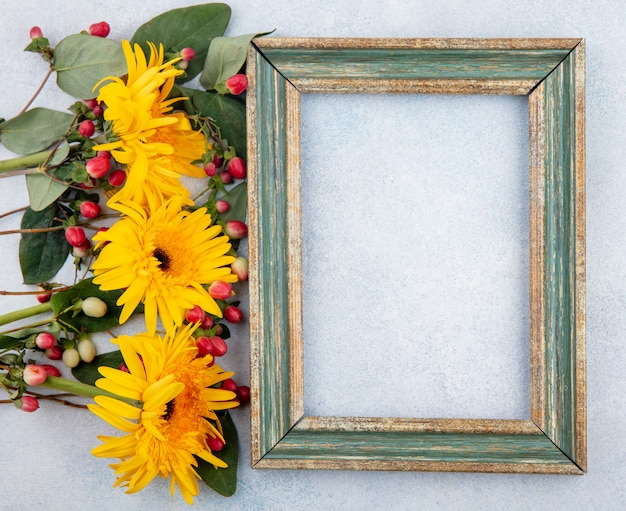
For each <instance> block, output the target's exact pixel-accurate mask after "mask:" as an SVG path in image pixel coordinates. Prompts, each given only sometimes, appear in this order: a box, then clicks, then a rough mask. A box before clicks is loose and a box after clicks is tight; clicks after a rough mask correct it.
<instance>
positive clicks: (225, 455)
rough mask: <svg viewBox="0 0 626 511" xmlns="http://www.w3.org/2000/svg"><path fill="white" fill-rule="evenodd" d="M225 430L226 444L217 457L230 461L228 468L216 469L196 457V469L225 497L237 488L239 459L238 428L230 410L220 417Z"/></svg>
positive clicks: (203, 478) (205, 480) (206, 481)
mask: <svg viewBox="0 0 626 511" xmlns="http://www.w3.org/2000/svg"><path fill="white" fill-rule="evenodd" d="M220 422H221V423H222V429H223V430H224V440H225V441H226V442H225V443H226V445H225V446H224V448H223V449H222V450H221V451H220V452H218V453H216V455H217V457H218V458H220V459H221V460H223V461H225V462H226V463H228V467H227V468H218V469H216V468H215V467H214V466H213V465H211V464H210V463H208V462H206V461H204V460H203V459H200V458H196V460H197V461H198V468H197V469H196V471H197V472H198V475H199V476H200V477H201V478H202V480H203V481H204V482H205V483H206V484H208V485H209V486H210V487H211V488H213V489H214V490H215V491H216V492H217V493H219V494H220V495H223V496H224V497H230V496H231V495H233V494H234V493H235V490H236V489H237V462H238V461H239V446H238V439H237V428H236V427H235V423H234V422H233V419H232V418H231V417H230V414H229V413H228V412H225V413H224V415H223V416H222V417H221V418H220Z"/></svg>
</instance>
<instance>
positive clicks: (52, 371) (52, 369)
mask: <svg viewBox="0 0 626 511" xmlns="http://www.w3.org/2000/svg"><path fill="white" fill-rule="evenodd" d="M40 365H41V367H43V368H44V369H45V370H46V373H47V374H48V376H56V377H59V376H61V371H59V369H58V368H57V366H53V365H52V364H40Z"/></svg>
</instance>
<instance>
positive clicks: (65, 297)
mask: <svg viewBox="0 0 626 511" xmlns="http://www.w3.org/2000/svg"><path fill="white" fill-rule="evenodd" d="M121 294H122V291H120V290H116V291H101V290H100V286H97V285H96V284H94V283H93V278H91V279H85V280H81V281H80V282H79V283H78V284H76V285H74V286H72V288H71V289H68V290H67V291H62V292H60V293H57V294H55V295H53V296H52V299H51V300H50V303H51V304H52V310H53V311H54V314H55V316H56V318H57V319H58V320H60V321H62V322H63V323H65V324H69V325H72V326H73V327H74V328H76V329H78V330H86V331H88V332H101V331H103V330H108V329H109V328H113V327H114V326H117V325H118V323H119V318H120V313H121V312H122V307H120V306H118V305H116V302H117V299H118V298H119V297H120V296H121ZM90 296H96V297H97V298H100V299H101V300H102V301H103V302H105V303H106V304H107V313H106V314H105V315H104V316H102V317H101V318H92V317H90V316H87V315H86V314H84V313H83V312H82V311H80V312H78V313H77V314H76V315H74V313H73V311H68V312H63V311H65V310H66V309H68V308H70V307H71V306H72V305H73V304H74V302H76V300H78V299H79V298H80V299H85V298H88V297H90Z"/></svg>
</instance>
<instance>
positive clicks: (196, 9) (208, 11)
mask: <svg viewBox="0 0 626 511" xmlns="http://www.w3.org/2000/svg"><path fill="white" fill-rule="evenodd" d="M229 21H230V7H229V6H228V5H226V4H221V3H212V4H204V5H195V6H192V7H184V8H181V9H173V10H171V11H168V12H164V13H163V14H160V15H159V16H157V17H156V18H153V19H151V20H150V21H148V22H147V23H145V24H144V25H142V26H140V27H139V28H138V29H137V31H136V32H135V35H133V38H132V40H131V42H132V43H133V44H134V43H137V44H139V45H140V46H141V47H142V48H143V51H144V52H146V54H147V55H149V51H150V50H149V46H148V44H147V41H150V42H152V43H154V44H156V45H157V47H158V45H159V44H163V48H164V50H165V52H166V53H178V52H179V51H180V50H182V49H183V48H193V49H194V50H195V52H196V56H195V57H194V58H193V60H191V62H189V67H187V69H186V70H185V75H184V80H185V81H187V80H191V79H192V78H194V77H195V76H197V75H198V73H200V71H202V66H203V65H204V61H205V59H206V56H207V53H208V50H209V44H210V43H211V40H212V39H213V38H214V37H217V36H221V35H222V34H223V33H224V32H226V28H227V27H228V23H229Z"/></svg>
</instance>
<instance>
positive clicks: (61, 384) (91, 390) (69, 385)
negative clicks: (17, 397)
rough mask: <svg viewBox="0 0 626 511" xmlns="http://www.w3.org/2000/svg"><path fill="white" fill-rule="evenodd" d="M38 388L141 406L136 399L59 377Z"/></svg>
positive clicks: (45, 382)
mask: <svg viewBox="0 0 626 511" xmlns="http://www.w3.org/2000/svg"><path fill="white" fill-rule="evenodd" d="M38 387H45V388H47V389H54V390H59V391H61V392H68V393H70V394H75V395H77V396H83V397H88V398H91V399H93V398H94V397H96V396H108V397H112V398H113V399H117V400H118V401H124V402H125V403H128V404H129V405H133V406H137V405H138V404H140V403H139V402H138V401H136V400H134V399H129V398H126V397H121V396H118V395H117V394H113V393H112V392H108V391H106V390H103V389H99V388H98V387H96V386H94V385H88V384H86V383H81V382H79V381H72V380H67V379H65V378H59V377H57V376H48V377H47V378H46V381H44V382H43V383H42V384H40V385H38Z"/></svg>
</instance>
